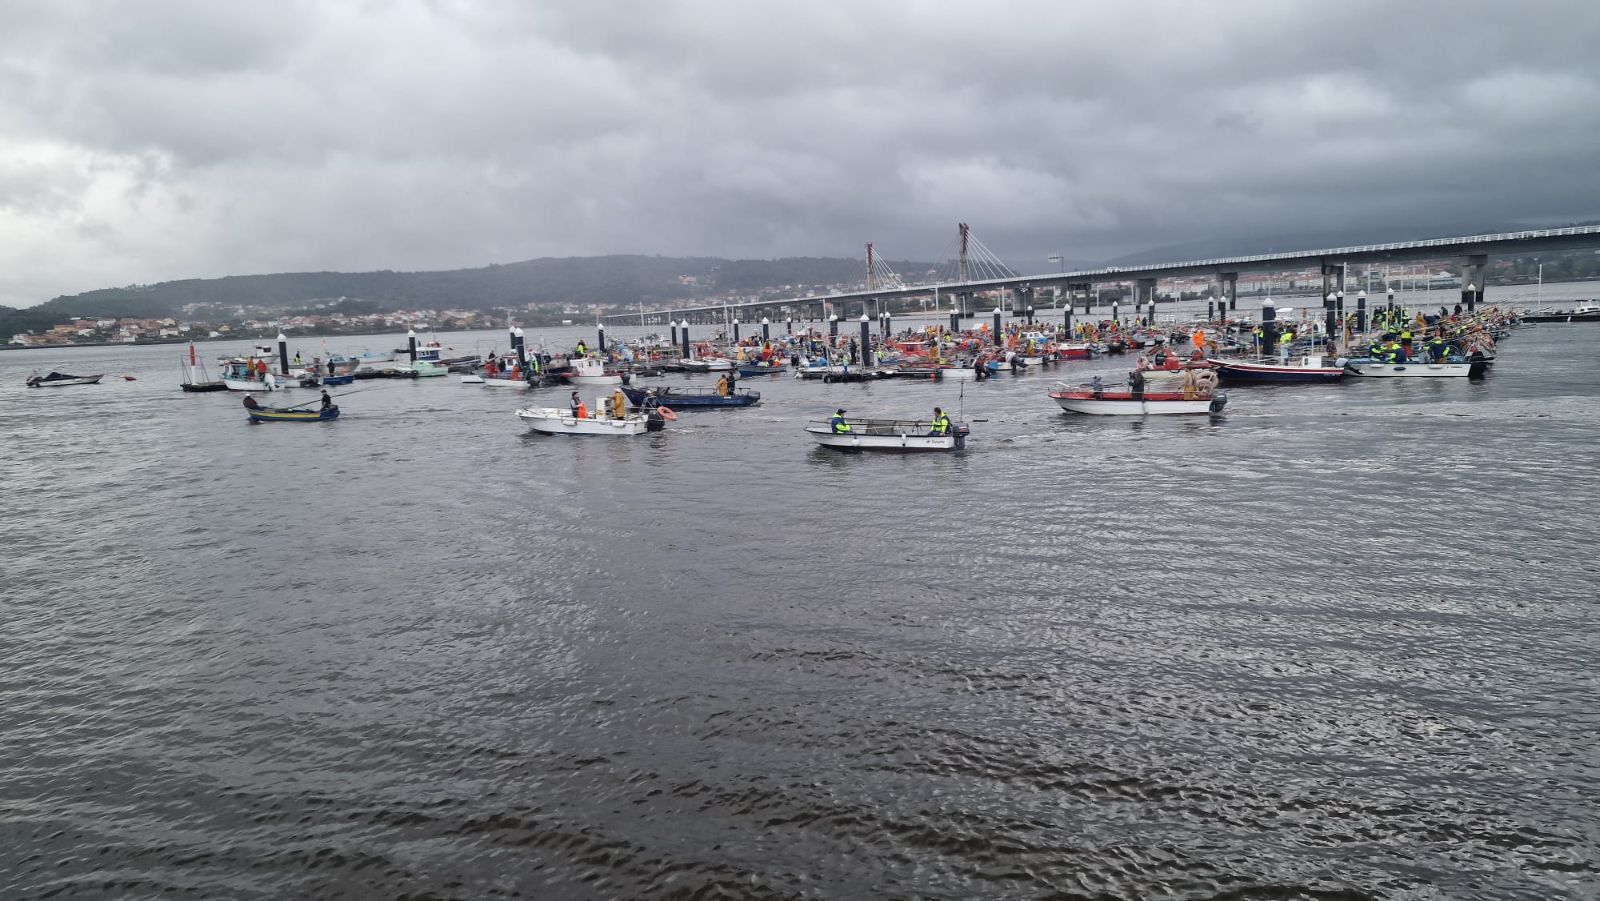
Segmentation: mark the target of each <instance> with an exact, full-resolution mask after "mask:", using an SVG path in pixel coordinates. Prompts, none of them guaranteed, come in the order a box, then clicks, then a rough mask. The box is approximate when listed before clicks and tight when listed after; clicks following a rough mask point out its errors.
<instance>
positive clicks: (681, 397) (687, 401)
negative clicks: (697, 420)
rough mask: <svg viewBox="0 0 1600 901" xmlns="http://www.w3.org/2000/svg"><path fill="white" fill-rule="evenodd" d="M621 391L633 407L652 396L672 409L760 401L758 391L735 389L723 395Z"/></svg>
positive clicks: (695, 391) (667, 390)
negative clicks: (733, 391)
mask: <svg viewBox="0 0 1600 901" xmlns="http://www.w3.org/2000/svg"><path fill="white" fill-rule="evenodd" d="M622 393H623V394H624V395H626V396H627V398H628V403H630V404H632V405H633V406H635V407H640V406H643V405H644V403H645V401H646V400H648V399H650V398H651V397H652V396H653V397H654V398H655V401H656V403H658V404H660V405H661V406H664V407H671V408H672V409H674V410H693V409H720V408H726V407H753V406H755V405H756V404H759V403H761V392H759V391H736V392H735V393H733V394H730V395H727V396H724V395H721V394H717V393H716V392H715V391H710V390H706V389H688V390H687V391H686V390H683V389H677V390H674V389H672V388H665V389H656V390H655V393H654V395H652V394H651V392H650V391H646V390H642V389H639V388H623V389H622Z"/></svg>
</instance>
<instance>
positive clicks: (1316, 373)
mask: <svg viewBox="0 0 1600 901" xmlns="http://www.w3.org/2000/svg"><path fill="white" fill-rule="evenodd" d="M1211 364H1212V366H1214V367H1215V368H1216V370H1217V374H1218V375H1219V376H1220V377H1221V378H1222V379H1223V381H1229V382H1318V383H1327V382H1337V381H1339V380H1340V379H1342V378H1344V373H1345V370H1344V367H1342V366H1339V365H1337V364H1334V363H1333V361H1332V360H1329V359H1327V358H1326V357H1324V356H1323V355H1322V354H1305V355H1303V356H1301V357H1299V358H1298V359H1295V360H1291V361H1289V362H1280V361H1278V360H1272V359H1256V360H1222V359H1218V360H1212V361H1211Z"/></svg>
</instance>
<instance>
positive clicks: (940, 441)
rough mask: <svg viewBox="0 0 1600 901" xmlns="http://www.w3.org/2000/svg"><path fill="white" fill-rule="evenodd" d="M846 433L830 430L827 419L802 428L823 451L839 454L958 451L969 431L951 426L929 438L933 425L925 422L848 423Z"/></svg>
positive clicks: (891, 420) (964, 443) (911, 420)
mask: <svg viewBox="0 0 1600 901" xmlns="http://www.w3.org/2000/svg"><path fill="white" fill-rule="evenodd" d="M844 421H845V422H846V423H848V424H849V425H850V431H848V432H836V431H834V430H833V421H832V420H831V419H813V420H812V421H811V422H810V423H809V424H807V425H806V434H808V435H810V436H811V437H812V438H814V439H816V442H817V443H818V444H820V445H822V446H823V447H831V448H834V449H835V450H843V451H888V452H894V453H912V452H917V451H950V450H962V449H964V448H965V447H966V446H967V435H968V434H969V432H970V430H969V429H968V428H967V425H966V423H955V424H953V425H952V426H951V427H950V431H949V432H947V433H945V434H942V435H933V434H929V433H930V432H932V431H933V423H932V422H929V421H928V420H926V419H922V420H917V419H852V418H850V417H845V420H844Z"/></svg>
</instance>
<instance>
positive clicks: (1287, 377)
mask: <svg viewBox="0 0 1600 901" xmlns="http://www.w3.org/2000/svg"><path fill="white" fill-rule="evenodd" d="M1441 313H1442V314H1443V311H1441ZM1330 316H1331V314H1330ZM1329 322H1330V323H1331V322H1332V319H1331V318H1330V319H1329ZM1518 324H1519V321H1518V318H1517V317H1516V315H1515V314H1510V313H1501V312H1500V311H1498V310H1497V309H1494V308H1491V309H1490V310H1488V311H1485V312H1484V313H1478V314H1471V315H1468V316H1466V317H1462V316H1461V315H1460V313H1459V312H1458V313H1457V314H1456V315H1455V316H1449V317H1447V316H1445V315H1441V316H1439V317H1431V318H1429V317H1422V316H1415V317H1413V316H1412V314H1408V313H1404V312H1401V313H1398V314H1396V313H1388V314H1385V315H1384V316H1383V317H1382V319H1381V321H1380V323H1379V324H1378V325H1377V327H1376V328H1375V329H1374V330H1373V331H1372V332H1371V334H1370V335H1368V336H1366V338H1365V340H1364V341H1359V342H1357V341H1352V340H1351V336H1350V335H1349V333H1348V331H1347V332H1346V334H1345V336H1344V341H1343V344H1344V346H1345V347H1346V348H1347V352H1346V353H1345V354H1343V355H1340V354H1337V353H1335V346H1336V342H1335V341H1330V340H1328V336H1326V335H1325V334H1324V335H1319V334H1318V331H1319V330H1318V328H1317V326H1318V324H1317V323H1314V322H1312V323H1308V322H1306V321H1305V320H1302V321H1301V322H1300V323H1298V324H1286V325H1288V328H1287V329H1286V331H1287V332H1289V334H1290V335H1291V337H1289V338H1288V339H1287V340H1285V341H1284V342H1283V345H1282V346H1281V347H1276V348H1275V347H1274V346H1273V345H1274V344H1275V343H1276V342H1275V341H1273V340H1272V339H1271V338H1270V337H1269V338H1268V339H1267V340H1266V341H1265V342H1262V340H1261V335H1262V331H1261V329H1260V328H1259V327H1257V328H1255V329H1253V330H1252V329H1251V328H1250V325H1251V324H1250V323H1234V322H1229V321H1222V322H1215V323H1206V324H1204V325H1202V326H1201V327H1200V328H1199V329H1197V330H1196V331H1195V332H1194V333H1193V334H1192V335H1191V334H1189V333H1187V332H1184V331H1180V330H1176V329H1167V330H1162V329H1158V328H1153V327H1149V326H1145V327H1140V328H1124V327H1122V326H1120V325H1119V324H1118V323H1115V322H1102V323H1100V324H1098V325H1095V324H1089V323H1085V324H1080V325H1079V326H1078V327H1077V328H1076V329H1072V330H1068V331H1065V332H1063V333H1061V334H1050V333H1047V332H1044V331H1041V330H1040V329H1039V328H1038V327H1037V326H1032V325H1027V326H1022V325H1016V326H1012V327H1010V328H1006V329H1003V330H1000V331H999V332H998V333H996V334H990V333H989V327H988V326H987V325H986V324H985V325H983V326H980V328H978V329H976V330H972V331H967V332H960V333H953V332H951V331H949V330H947V329H945V328H943V327H942V326H929V327H926V328H923V329H918V330H908V331H906V332H903V333H901V334H900V335H898V336H889V335H884V336H882V337H881V338H880V339H876V340H873V339H868V338H867V333H866V331H865V325H863V331H862V334H861V339H865V343H866V345H867V346H866V347H865V348H863V347H862V346H861V343H862V340H860V339H858V338H857V337H855V336H851V337H848V338H847V337H842V336H840V335H838V334H828V335H826V336H824V335H822V334H821V333H820V332H811V331H809V330H808V331H807V332H806V333H804V334H801V335H791V336H786V337H785V338H783V339H781V340H780V341H778V342H776V343H774V342H773V341H771V340H769V339H766V338H762V339H760V340H756V339H747V340H745V341H741V342H733V343H724V342H702V343H700V344H699V345H695V346H691V345H689V344H688V342H687V339H685V340H684V341H683V342H682V343H681V344H679V343H676V342H666V341H664V340H662V339H661V338H660V337H659V336H651V337H648V338H644V339H639V340H637V341H635V342H632V343H613V344H612V345H610V346H609V347H607V346H606V345H605V343H604V335H603V333H602V335H601V343H600V349H599V350H594V351H591V350H589V349H588V348H587V346H586V345H584V344H583V343H582V342H579V344H578V346H577V348H576V349H574V350H571V351H569V352H564V353H556V354H551V353H546V352H543V351H542V350H541V351H540V352H532V351H531V350H530V349H529V348H527V347H526V346H525V345H524V344H523V343H522V341H521V335H520V332H519V331H517V330H513V350H514V353H513V354H507V355H506V356H504V357H501V358H499V359H496V357H495V355H494V354H493V353H490V354H489V355H488V356H487V357H486V358H482V359H480V358H479V357H478V356H477V355H472V356H462V357H449V356H447V355H446V354H447V352H448V351H449V348H447V347H445V346H443V345H441V344H440V343H439V342H438V341H436V340H430V341H427V342H424V343H421V344H418V343H417V342H416V340H415V335H414V334H413V335H411V336H408V337H410V339H411V342H410V345H409V346H408V348H407V349H406V351H405V352H404V354H403V355H402V354H400V353H398V352H397V353H389V354H384V353H373V352H370V351H369V352H364V353H363V354H361V355H359V356H354V357H345V356H335V355H331V354H329V355H327V361H326V362H325V363H324V362H323V360H322V359H321V357H316V358H313V360H312V363H311V364H310V366H308V367H304V366H301V365H300V357H299V355H298V354H297V355H296V356H295V358H294V360H293V365H291V363H290V359H289V357H288V352H287V347H286V343H285V342H286V340H287V339H285V338H284V337H283V336H282V335H280V336H279V339H280V340H279V346H278V348H277V354H276V359H275V360H274V357H273V356H272V354H271V353H270V351H271V350H272V349H271V348H266V347H263V348H258V350H259V351H261V353H256V354H251V355H247V356H241V357H232V358H227V359H224V360H222V361H220V362H221V364H222V371H221V373H220V378H218V379H215V380H213V379H211V378H210V377H209V373H207V372H206V371H205V368H204V366H203V365H201V364H200V363H199V359H198V355H197V353H196V351H195V349H194V346H193V345H192V344H191V345H190V346H189V349H188V353H187V355H186V358H185V360H184V361H183V365H182V372H183V379H182V382H181V387H182V389H183V390H184V391H191V392H192V391H218V390H230V391H239V392H243V393H245V394H246V399H245V407H246V410H247V414H248V418H249V421H251V422H257V423H260V422H329V421H334V420H337V419H338V418H339V415H340V411H339V408H338V407H337V406H336V405H333V404H332V398H331V396H329V395H328V394H327V392H326V390H324V392H323V395H322V397H321V398H320V400H321V407H320V408H319V409H310V406H311V405H310V404H304V405H290V406H278V407H266V406H262V405H261V404H259V403H257V402H256V401H255V399H254V398H253V397H251V396H250V395H252V394H256V393H264V392H272V391H278V390H284V389H292V388H299V387H307V388H316V387H321V388H324V389H326V388H327V387H330V386H338V385H347V384H350V383H351V382H352V381H354V380H355V379H359V378H363V377H382V375H383V374H385V373H390V374H392V375H391V376H390V377H410V378H424V377H437V376H442V375H445V374H446V373H447V372H451V371H455V372H460V373H462V376H461V379H460V381H461V383H462V384H464V385H477V386H481V387H484V388H496V389H513V390H533V389H538V388H541V387H548V386H554V385H563V386H568V387H577V388H579V389H584V388H602V389H611V393H610V394H609V395H608V396H606V397H603V398H601V399H599V400H598V401H597V402H596V404H595V409H594V411H593V412H591V411H590V410H589V408H588V407H587V406H586V405H584V404H583V403H582V402H581V400H580V399H579V397H578V394H579V392H578V391H573V392H572V394H573V397H572V403H571V404H570V405H569V406H567V407H559V406H527V407H523V408H521V409H518V410H516V415H517V417H518V418H519V419H520V420H522V421H523V422H524V423H526V424H527V426H528V428H529V429H530V430H531V431H533V432H537V433H543V434H550V435H585V436H635V435H641V434H646V433H649V432H658V431H661V430H662V429H664V428H665V427H666V423H668V422H671V421H674V420H676V419H677V413H676V411H678V410H696V409H739V408H747V407H753V406H756V405H758V404H759V403H760V402H761V392H759V391H752V390H750V389H748V388H740V387H738V386H737V384H736V380H737V379H739V378H741V377H757V376H772V375H778V374H783V373H787V372H792V373H793V375H794V377H795V378H799V379H820V380H821V381H823V382H826V383H833V382H855V381H866V380H876V379H885V378H920V379H928V380H957V381H974V382H976V381H983V380H986V379H989V378H997V377H1000V376H1001V375H1002V374H1006V373H1011V374H1018V373H1024V372H1028V371H1032V370H1039V369H1043V368H1049V367H1052V366H1056V365H1060V364H1064V363H1070V362H1071V361H1081V360H1092V359H1095V358H1097V357H1099V356H1100V355H1101V354H1102V353H1114V352H1118V350H1120V351H1128V350H1130V349H1132V350H1136V349H1138V348H1148V350H1147V351H1146V352H1144V353H1142V354H1140V355H1139V356H1138V358H1137V360H1136V361H1135V364H1134V366H1133V368H1132V369H1131V370H1130V371H1129V373H1128V378H1127V381H1126V383H1118V384H1104V383H1103V381H1102V379H1101V377H1099V376H1096V377H1095V378H1094V379H1093V380H1091V381H1090V382H1087V383H1084V384H1069V383H1067V382H1058V383H1057V384H1056V385H1055V386H1054V387H1053V388H1051V389H1050V390H1049V391H1048V392H1047V395H1048V397H1049V398H1050V399H1051V400H1053V401H1054V402H1055V403H1056V404H1057V405H1058V406H1059V407H1060V408H1061V409H1062V410H1063V411H1065V412H1067V413H1072V414H1082V415H1088V416H1164V415H1192V416H1216V415H1219V414H1222V413H1223V412H1224V410H1225V409H1226V408H1227V405H1228V402H1229V398H1228V395H1227V394H1226V393H1224V392H1222V391H1221V390H1220V388H1219V383H1226V384H1228V385H1230V386H1236V387H1241V386H1249V385H1252V384H1261V383H1267V384H1273V383H1289V384H1295V383H1298V384H1330V385H1332V384H1337V383H1339V382H1341V381H1345V380H1347V379H1352V378H1356V379H1359V378H1388V379H1393V378H1472V377H1481V376H1483V375H1484V374H1485V373H1486V372H1487V371H1488V369H1489V367H1490V365H1491V364H1492V363H1493V362H1494V359H1495V345H1496V342H1497V341H1498V340H1500V339H1503V338H1504V337H1506V335H1507V334H1509V331H1510V329H1511V328H1513V327H1515V326H1517V325H1518ZM1324 331H1325V330H1324ZM1207 332H1209V334H1208V333H1207ZM1252 332H1253V334H1254V335H1255V336H1256V340H1255V341H1250V340H1248V336H1249V335H1251V334H1252ZM1272 335H1273V337H1275V335H1276V333H1275V332H1274V333H1272ZM1191 343H1192V345H1193V350H1192V351H1189V352H1187V353H1185V352H1183V351H1180V350H1179V348H1185V347H1187V346H1188V345H1189V344H1191ZM1351 345H1354V349H1351ZM684 349H686V350H687V351H688V356H682V355H681V353H682V350H684ZM1274 350H1276V351H1277V354H1276V355H1275V356H1274V355H1273V353H1272V352H1273V351H1274ZM1263 351H1265V353H1263ZM274 363H276V365H274ZM668 371H677V372H684V373H690V374H694V373H705V374H715V375H718V376H720V377H719V378H718V381H717V385H716V386H715V387H710V386H689V385H655V386H651V387H644V386H642V385H641V384H639V382H638V381H637V380H639V379H644V378H652V377H656V376H659V375H661V374H662V373H664V372H668ZM364 373H365V374H366V375H365V376H364ZM103 375H104V374H95V375H71V374H66V373H61V372H51V373H49V374H48V375H39V374H37V373H35V374H34V375H33V376H31V377H30V378H29V379H28V380H27V384H28V386H29V387H57V386H67V385H89V384H97V383H98V382H99V381H100V380H101V378H103ZM964 390H965V389H964V388H963V391H964ZM312 403H316V401H313V402H312ZM940 415H941V416H942V415H943V414H940ZM804 431H805V432H806V433H807V434H808V435H810V436H811V438H812V439H813V440H814V441H815V443H816V444H817V445H818V446H819V447H824V448H832V449H837V450H845V451H890V452H923V451H959V450H962V449H964V448H965V447H966V443H967V439H968V437H969V436H970V434H971V432H970V428H969V426H968V425H967V424H966V423H952V422H950V421H949V419H948V418H945V419H943V420H942V421H927V420H910V419H894V418H874V417H867V418H849V417H846V416H845V415H844V411H843V410H840V411H838V413H837V414H836V415H835V416H834V417H833V418H832V419H827V420H824V419H817V420H813V421H810V422H809V423H808V424H807V425H806V426H805V427H804Z"/></svg>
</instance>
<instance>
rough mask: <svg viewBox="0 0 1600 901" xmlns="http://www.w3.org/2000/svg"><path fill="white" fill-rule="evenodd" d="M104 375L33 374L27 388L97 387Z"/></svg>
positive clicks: (29, 378)
mask: <svg viewBox="0 0 1600 901" xmlns="http://www.w3.org/2000/svg"><path fill="white" fill-rule="evenodd" d="M105 377H106V374H105V373H103V372H102V373H99V374H98V375H68V374H66V373H65V372H51V373H50V374H49V375H39V374H38V373H37V372H35V373H34V374H33V375H31V376H29V377H28V381H27V385H28V387H29V388H64V387H66V386H68V385H98V384H100V380H101V379H103V378H105Z"/></svg>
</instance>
